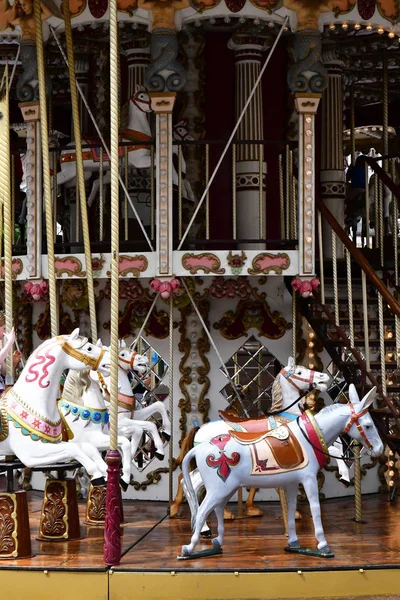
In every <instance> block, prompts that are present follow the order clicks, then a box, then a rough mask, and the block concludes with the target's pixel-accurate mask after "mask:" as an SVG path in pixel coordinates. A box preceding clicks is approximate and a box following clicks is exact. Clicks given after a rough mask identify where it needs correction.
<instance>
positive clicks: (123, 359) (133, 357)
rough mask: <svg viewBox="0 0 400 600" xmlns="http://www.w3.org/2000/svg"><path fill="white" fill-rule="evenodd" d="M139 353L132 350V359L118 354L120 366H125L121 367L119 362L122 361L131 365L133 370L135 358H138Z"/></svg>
mask: <svg viewBox="0 0 400 600" xmlns="http://www.w3.org/2000/svg"><path fill="white" fill-rule="evenodd" d="M137 354H138V353H137V352H132V356H131V359H130V360H126V359H125V358H122V356H118V366H119V367H120V368H121V369H122V368H123V367H121V365H120V364H119V362H120V361H121V362H123V363H125V364H126V365H129V367H130V370H131V371H133V370H134V369H133V363H134V361H135V358H136V356H137Z"/></svg>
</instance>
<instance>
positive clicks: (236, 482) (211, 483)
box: [178, 385, 384, 558]
mask: <svg viewBox="0 0 400 600" xmlns="http://www.w3.org/2000/svg"><path fill="white" fill-rule="evenodd" d="M375 392H376V388H373V389H372V390H371V391H370V392H368V394H367V395H366V396H365V397H364V398H363V400H362V401H361V402H360V400H359V397H358V394H357V391H356V389H355V387H354V386H353V385H351V386H350V390H349V393H350V402H349V404H333V405H330V406H327V407H326V408H324V409H322V410H321V411H320V412H319V413H318V414H316V415H315V416H312V414H311V413H310V412H309V411H306V412H305V413H304V414H303V415H301V416H300V417H299V418H298V419H297V420H296V421H293V422H291V423H289V424H288V425H281V426H280V427H278V428H277V429H275V430H272V431H270V432H269V433H266V434H265V433H257V432H255V433H254V435H253V439H250V438H251V436H249V435H247V436H246V434H243V433H242V432H236V431H233V430H231V431H229V433H223V434H221V433H220V434H219V435H216V436H214V437H209V438H208V440H204V441H203V442H202V443H201V444H199V445H198V446H195V447H194V448H193V449H192V450H190V452H188V454H187V455H186V456H185V458H184V460H183V463H182V471H183V477H184V480H185V485H186V488H187V493H188V500H189V504H190V507H191V511H192V526H193V530H194V533H193V535H192V539H191V541H190V544H189V545H187V546H182V554H181V556H180V557H178V558H188V557H190V556H191V555H192V553H193V550H194V548H195V546H196V544H197V543H198V541H199V536H200V531H201V528H202V527H203V524H204V523H205V520H206V518H207V516H208V515H209V514H210V512H211V511H212V510H214V512H215V514H216V516H217V520H218V536H217V537H216V538H215V539H213V542H212V543H213V548H214V551H215V552H216V553H217V552H220V551H221V548H222V543H223V536H224V519H223V515H224V507H225V505H226V503H227V502H228V500H229V499H230V498H231V497H232V495H233V494H234V493H235V492H236V490H237V489H238V488H239V487H240V486H247V487H254V486H256V487H258V488H281V489H285V490H286V494H287V505H288V546H287V548H285V549H286V550H287V551H291V552H298V553H303V552H304V553H307V554H309V553H310V550H305V549H301V547H300V544H299V541H298V539H297V534H296V522H295V511H296V502H297V492H298V487H299V484H302V485H303V486H304V489H305V492H306V494H307V498H308V501H309V504H310V508H311V515H312V518H313V522H314V530H315V537H316V539H317V542H318V551H316V552H315V553H316V554H317V555H319V556H325V557H331V556H333V554H332V553H331V550H330V548H329V546H328V543H327V541H326V539H325V534H324V530H323V527H322V522H321V508H320V503H319V496H318V482H317V475H318V471H319V470H320V469H321V468H322V466H323V465H324V463H325V460H326V458H327V456H326V454H328V451H327V449H328V448H329V446H331V444H332V443H333V442H334V440H336V439H337V437H338V436H339V434H341V433H348V434H349V435H350V436H351V437H352V438H354V439H355V440H357V441H358V442H360V443H361V444H362V445H363V446H364V447H366V448H367V449H368V454H370V455H371V456H375V457H376V456H379V455H380V454H382V452H383V448H384V446H383V443H382V441H381V439H380V437H379V435H378V432H377V430H376V428H375V425H374V423H373V421H372V418H371V416H370V415H369V414H368V409H369V407H370V406H371V404H372V401H373V399H374V396H375ZM246 438H247V439H246ZM272 448H273V450H272ZM288 448H290V455H288ZM282 450H283V452H282ZM294 457H296V460H294ZM193 458H195V459H196V462H197V466H198V469H199V472H200V475H201V478H202V480H203V482H204V485H205V488H206V492H207V493H206V497H205V499H204V500H203V502H202V503H201V505H200V507H199V504H198V500H197V496H196V493H195V491H194V489H193V486H192V482H191V477H190V473H189V464H190V461H191V460H192V459H193ZM194 556H195V555H194Z"/></svg>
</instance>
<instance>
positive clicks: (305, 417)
mask: <svg viewBox="0 0 400 600" xmlns="http://www.w3.org/2000/svg"><path fill="white" fill-rule="evenodd" d="M300 419H301V421H302V423H303V424H304V427H305V429H306V432H307V435H308V438H309V442H310V443H311V446H312V447H313V450H314V454H315V457H316V459H317V461H318V464H319V467H320V469H322V467H323V466H324V465H326V464H327V463H328V462H329V454H328V448H327V445H326V442H325V440H324V436H323V435H322V433H321V430H320V428H319V427H318V425H317V423H316V421H315V419H314V416H313V414H312V413H311V411H310V410H306V411H305V412H304V413H303V414H302V415H301V416H300ZM300 429H301V428H300ZM301 430H302V429H301ZM302 431H303V430H302ZM303 433H304V432H303Z"/></svg>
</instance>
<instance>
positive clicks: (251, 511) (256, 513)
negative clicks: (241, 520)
mask: <svg viewBox="0 0 400 600" xmlns="http://www.w3.org/2000/svg"><path fill="white" fill-rule="evenodd" d="M257 491H258V488H250V492H249V495H248V497H247V500H246V509H245V515H246V517H261V516H262V511H261V510H260V509H259V508H258V507H257V506H254V497H255V495H256V493H257Z"/></svg>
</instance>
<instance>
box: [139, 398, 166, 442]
mask: <svg viewBox="0 0 400 600" xmlns="http://www.w3.org/2000/svg"><path fill="white" fill-rule="evenodd" d="M156 412H158V413H160V415H161V420H162V426H163V429H164V436H165V437H166V438H167V441H168V440H169V439H170V437H171V421H170V420H169V416H168V412H167V409H166V408H165V406H164V404H163V403H162V402H161V401H160V400H157V402H154V403H153V404H150V405H149V406H145V407H144V408H140V409H139V410H135V419H140V420H141V421H145V420H146V419H148V418H149V417H151V416H153V415H154V413H156Z"/></svg>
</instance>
